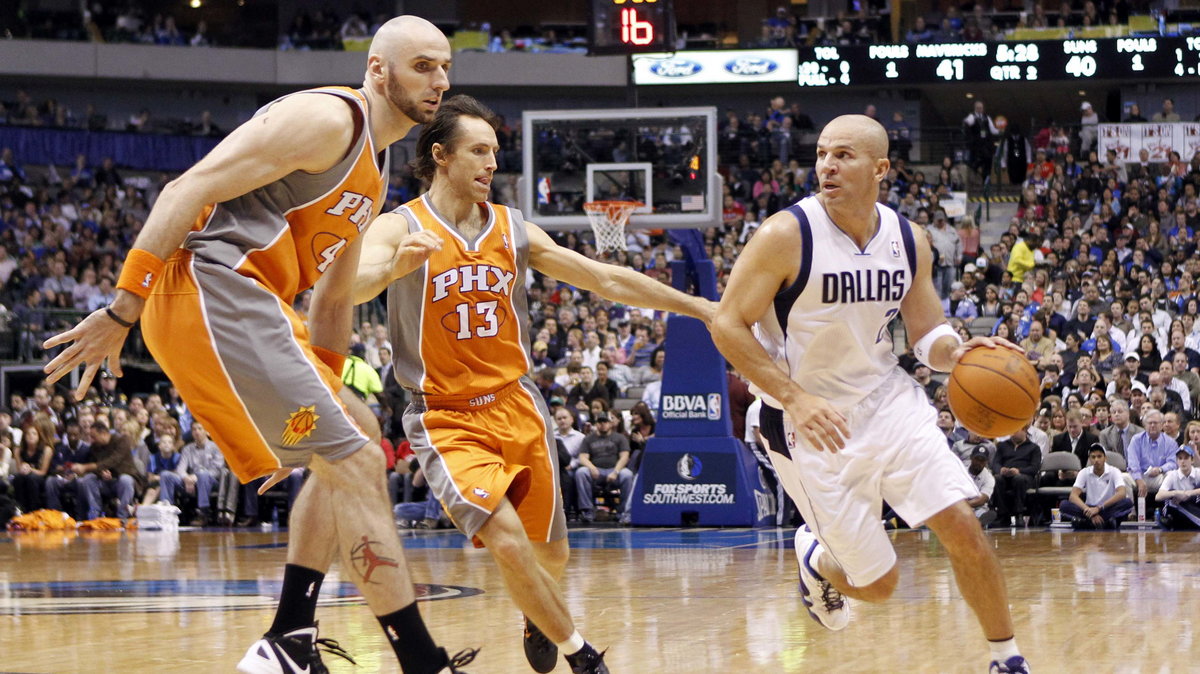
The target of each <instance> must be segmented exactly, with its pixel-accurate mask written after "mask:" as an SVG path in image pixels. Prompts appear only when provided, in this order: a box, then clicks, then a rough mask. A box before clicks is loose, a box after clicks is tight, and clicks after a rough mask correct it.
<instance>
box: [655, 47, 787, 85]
mask: <svg viewBox="0 0 1200 674" xmlns="http://www.w3.org/2000/svg"><path fill="white" fill-rule="evenodd" d="M798 59H799V57H798V55H797V53H796V50H794V49H757V50H753V51H750V50H746V51H739V50H731V51H679V52H674V53H672V54H665V53H660V54H642V55H638V56H634V57H633V83H634V84H738V83H747V82H794V81H795V80H796V72H797V68H798V62H799V60H798Z"/></svg>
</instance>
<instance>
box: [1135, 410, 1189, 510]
mask: <svg viewBox="0 0 1200 674" xmlns="http://www.w3.org/2000/svg"><path fill="white" fill-rule="evenodd" d="M1142 424H1143V425H1144V426H1145V427H1146V430H1145V431H1143V432H1141V433H1138V434H1137V435H1135V436H1133V440H1132V441H1131V442H1130V443H1129V450H1128V457H1127V458H1128V460H1129V466H1128V467H1129V474H1130V475H1132V476H1133V479H1134V482H1135V483H1136V484H1137V491H1138V497H1143V496H1146V495H1147V494H1150V493H1152V492H1157V491H1158V488H1159V487H1160V486H1162V482H1163V476H1164V475H1165V474H1166V472H1167V471H1170V470H1174V469H1175V468H1176V467H1177V464H1176V463H1175V452H1176V451H1178V450H1179V445H1178V444H1177V443H1176V442H1175V441H1174V440H1172V439H1171V438H1170V437H1168V436H1167V435H1165V434H1164V433H1163V432H1162V430H1163V415H1162V412H1159V411H1158V410H1150V411H1149V412H1147V413H1146V414H1144V415H1142Z"/></svg>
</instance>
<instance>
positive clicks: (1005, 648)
mask: <svg viewBox="0 0 1200 674" xmlns="http://www.w3.org/2000/svg"><path fill="white" fill-rule="evenodd" d="M988 646H991V648H992V659H993V660H995V661H997V662H1004V661H1005V660H1008V659H1009V658H1011V657H1013V656H1014V655H1020V654H1021V652H1020V651H1018V650H1017V639H1016V637H1013V638H1011V639H1006V640H1004V641H989V642H988Z"/></svg>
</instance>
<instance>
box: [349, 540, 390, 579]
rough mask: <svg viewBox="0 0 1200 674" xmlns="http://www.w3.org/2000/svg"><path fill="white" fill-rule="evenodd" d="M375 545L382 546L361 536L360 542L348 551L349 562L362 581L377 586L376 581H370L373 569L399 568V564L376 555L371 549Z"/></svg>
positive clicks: (388, 558)
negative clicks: (384, 567) (383, 567)
mask: <svg viewBox="0 0 1200 674" xmlns="http://www.w3.org/2000/svg"><path fill="white" fill-rule="evenodd" d="M376 545H383V544H382V543H380V542H379V541H373V540H371V539H370V538H368V537H367V536H363V537H362V542H361V543H359V544H358V545H356V546H354V548H353V549H351V550H350V561H351V562H353V563H354V568H355V570H356V571H358V572H359V573H360V574H361V575H362V578H363V580H364V581H366V582H368V583H376V584H378V581H374V580H371V574H372V573H374V572H375V569H377V568H379V567H381V566H390V567H393V568H399V566H400V564H399V563H397V562H396V560H395V559H394V558H392V557H383V556H380V555H379V554H378V553H376V552H375V550H374V549H373V548H372V546H376Z"/></svg>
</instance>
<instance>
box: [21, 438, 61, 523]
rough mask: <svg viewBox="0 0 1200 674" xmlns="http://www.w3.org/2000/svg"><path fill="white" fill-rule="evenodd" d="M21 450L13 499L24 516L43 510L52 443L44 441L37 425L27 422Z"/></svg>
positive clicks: (52, 456) (52, 455)
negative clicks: (24, 513) (25, 513)
mask: <svg viewBox="0 0 1200 674" xmlns="http://www.w3.org/2000/svg"><path fill="white" fill-rule="evenodd" d="M21 432H22V435H21V442H20V450H18V451H17V452H16V468H15V471H14V473H13V497H14V498H15V499H16V501H17V505H18V506H20V508H21V510H22V511H23V512H27V513H29V512H33V511H35V510H39V509H41V508H42V505H43V503H44V494H45V486H46V476H47V475H49V473H50V461H51V459H53V458H54V445H53V439H52V438H50V439H45V440H43V438H42V435H41V432H40V431H39V429H38V426H37V424H35V423H33V422H32V421H29V422H28V423H26V424H25V425H24V426H23V427H22V429H21Z"/></svg>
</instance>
